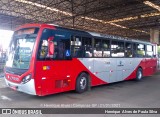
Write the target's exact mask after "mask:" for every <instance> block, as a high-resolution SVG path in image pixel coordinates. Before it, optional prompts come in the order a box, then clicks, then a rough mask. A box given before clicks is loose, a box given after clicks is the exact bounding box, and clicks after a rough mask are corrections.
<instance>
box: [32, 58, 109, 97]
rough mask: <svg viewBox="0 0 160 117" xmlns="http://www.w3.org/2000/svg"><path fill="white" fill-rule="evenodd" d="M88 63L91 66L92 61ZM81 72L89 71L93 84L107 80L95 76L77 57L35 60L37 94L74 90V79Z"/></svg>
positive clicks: (103, 82) (99, 83)
mask: <svg viewBox="0 0 160 117" xmlns="http://www.w3.org/2000/svg"><path fill="white" fill-rule="evenodd" d="M89 64H90V66H92V64H93V63H92V62H90V63H89ZM89 64H88V65H89ZM82 72H87V73H89V75H90V76H91V78H92V79H91V80H92V85H93V86H95V85H101V84H107V82H105V81H103V80H101V79H100V78H98V77H96V76H95V75H94V74H93V73H92V72H91V71H90V70H88V69H87V68H86V67H85V66H84V65H83V64H82V63H81V62H80V61H79V60H78V59H77V58H73V59H72V60H59V61H58V60H52V61H37V62H36V74H35V80H36V91H37V95H39V96H44V95H49V94H55V93H60V92H64V91H70V90H75V86H76V79H77V77H78V75H79V74H80V73H82Z"/></svg>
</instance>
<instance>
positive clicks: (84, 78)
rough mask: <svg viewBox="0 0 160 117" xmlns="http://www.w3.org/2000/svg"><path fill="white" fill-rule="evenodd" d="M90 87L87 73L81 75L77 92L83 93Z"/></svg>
mask: <svg viewBox="0 0 160 117" xmlns="http://www.w3.org/2000/svg"><path fill="white" fill-rule="evenodd" d="M87 87H88V75H87V74H86V73H81V74H80V75H79V76H78V78H77V81H76V92H77V93H83V92H85V91H86V90H87Z"/></svg>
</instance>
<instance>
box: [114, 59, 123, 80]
mask: <svg viewBox="0 0 160 117" xmlns="http://www.w3.org/2000/svg"><path fill="white" fill-rule="evenodd" d="M124 67H125V61H124V58H117V73H116V74H117V77H116V81H122V80H123V70H124Z"/></svg>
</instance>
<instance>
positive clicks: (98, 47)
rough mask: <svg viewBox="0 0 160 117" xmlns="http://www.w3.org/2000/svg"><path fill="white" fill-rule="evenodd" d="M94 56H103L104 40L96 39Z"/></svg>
mask: <svg viewBox="0 0 160 117" xmlns="http://www.w3.org/2000/svg"><path fill="white" fill-rule="evenodd" d="M93 53H94V57H102V40H101V39H94V50H93Z"/></svg>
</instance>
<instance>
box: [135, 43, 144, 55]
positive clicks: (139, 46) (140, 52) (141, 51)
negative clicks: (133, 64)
mask: <svg viewBox="0 0 160 117" xmlns="http://www.w3.org/2000/svg"><path fill="white" fill-rule="evenodd" d="M137 57H145V45H144V44H137Z"/></svg>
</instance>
